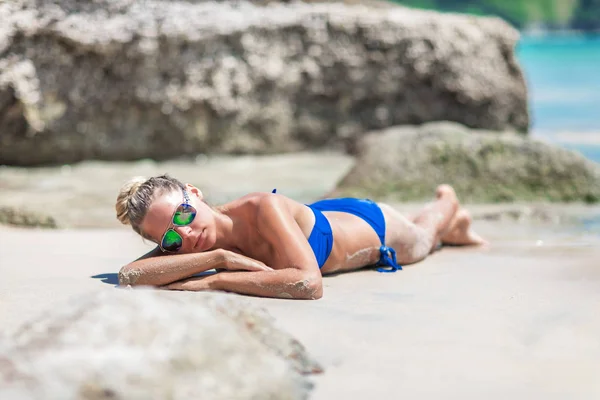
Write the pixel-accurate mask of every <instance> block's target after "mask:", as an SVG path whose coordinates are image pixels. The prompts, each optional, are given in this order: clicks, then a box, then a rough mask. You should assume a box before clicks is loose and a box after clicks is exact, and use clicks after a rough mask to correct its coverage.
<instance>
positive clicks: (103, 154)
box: [0, 0, 529, 165]
mask: <svg viewBox="0 0 600 400" xmlns="http://www.w3.org/2000/svg"><path fill="white" fill-rule="evenodd" d="M0 20H1V21H2V24H1V25H2V26H1V27H0V164H10V165H36V164H43V163H70V162H75V161H80V160H85V159H104V160H133V159H140V158H155V159H165V158H170V157H176V156H181V155H186V154H196V153H198V152H201V153H215V152H219V153H233V154H237V153H277V152H285V151H296V150H300V149H315V148H321V147H323V146H327V145H332V144H336V143H341V142H346V141H348V140H353V139H354V138H355V137H358V136H361V135H362V134H363V133H364V132H367V131H369V130H372V129H381V128H385V127H389V126H394V125H402V124H407V123H410V124H415V123H416V124H419V123H424V122H428V121H439V120H451V121H457V122H460V123H462V124H465V125H467V126H471V127H475V128H483V129H492V130H504V129H511V130H517V131H527V129H528V123H529V119H528V114H527V96H526V88H525V84H524V79H523V75H522V73H521V69H520V68H519V66H518V63H517V61H516V58H515V54H514V46H515V43H516V41H517V40H518V37H519V35H518V32H517V31H516V30H514V29H513V28H511V27H510V26H509V25H508V24H507V23H505V22H503V21H502V20H500V19H495V18H476V17H471V16H461V15H450V14H449V15H443V14H438V13H435V12H429V11H417V10H411V9H407V8H401V7H392V8H388V9H383V8H369V7H365V6H347V5H344V4H305V3H295V4H276V5H271V6H268V7H260V6H257V5H254V4H252V3H248V2H243V1H240V2H203V1H199V2H169V1H160V0H148V1H144V2H139V1H134V0H110V1H109V0H101V1H94V2H79V1H73V0H55V1H52V2H46V1H34V0H19V1H10V2H5V3H3V4H0Z"/></svg>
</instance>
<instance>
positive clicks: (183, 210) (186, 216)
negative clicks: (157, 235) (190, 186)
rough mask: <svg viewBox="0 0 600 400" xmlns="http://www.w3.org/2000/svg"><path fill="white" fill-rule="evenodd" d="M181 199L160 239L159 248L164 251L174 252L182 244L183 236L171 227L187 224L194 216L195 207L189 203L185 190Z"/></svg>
mask: <svg viewBox="0 0 600 400" xmlns="http://www.w3.org/2000/svg"><path fill="white" fill-rule="evenodd" d="M183 199H184V200H183V203H181V204H180V205H179V206H178V207H177V209H175V212H174V213H173V218H171V225H170V226H169V229H167V231H166V232H165V234H164V235H163V237H162V240H161V241H160V249H161V250H162V251H163V252H165V253H176V252H178V251H179V250H180V249H181V246H183V238H182V237H181V235H180V234H179V233H177V232H176V231H175V230H174V229H173V226H186V225H189V224H191V223H192V221H194V218H196V209H195V208H194V207H193V206H191V205H190V204H189V203H190V198H189V197H188V194H187V192H186V191H185V190H184V191H183Z"/></svg>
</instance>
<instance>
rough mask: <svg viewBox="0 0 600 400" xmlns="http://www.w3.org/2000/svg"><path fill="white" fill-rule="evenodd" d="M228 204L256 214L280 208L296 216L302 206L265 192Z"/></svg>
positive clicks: (250, 194)
mask: <svg viewBox="0 0 600 400" xmlns="http://www.w3.org/2000/svg"><path fill="white" fill-rule="evenodd" d="M229 204H230V206H232V207H235V208H243V209H246V210H248V211H249V209H251V210H252V211H254V212H256V213H258V212H260V210H261V209H262V210H263V211H264V210H265V209H271V208H282V209H284V210H288V211H289V212H290V213H292V214H296V213H297V212H298V210H299V208H302V207H303V204H301V203H299V202H297V201H295V200H293V199H290V198H289V197H287V196H284V195H280V194H276V193H265V192H254V193H248V194H247V195H245V196H242V197H240V198H239V199H237V200H235V201H233V202H231V203H229Z"/></svg>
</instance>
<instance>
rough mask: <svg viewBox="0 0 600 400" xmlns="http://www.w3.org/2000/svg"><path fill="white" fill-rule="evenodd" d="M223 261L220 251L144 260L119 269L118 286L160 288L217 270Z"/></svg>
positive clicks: (222, 253) (222, 254) (223, 254)
mask: <svg viewBox="0 0 600 400" xmlns="http://www.w3.org/2000/svg"><path fill="white" fill-rule="evenodd" d="M225 261H226V260H225V253H224V252H223V251H221V250H212V251H207V252H203V253H194V254H175V255H171V256H164V257H150V258H144V259H140V260H136V261H134V262H132V263H130V264H127V265H126V266H124V267H123V268H121V270H120V271H119V284H121V285H151V286H162V285H166V284H169V283H171V282H175V281H179V280H181V279H185V278H189V277H190V276H192V275H196V274H199V273H201V272H204V271H208V270H210V269H213V268H219V267H221V266H223V264H224V263H225Z"/></svg>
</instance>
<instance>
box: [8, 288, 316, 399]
mask: <svg viewBox="0 0 600 400" xmlns="http://www.w3.org/2000/svg"><path fill="white" fill-rule="evenodd" d="M318 370H319V366H318V365H317V364H316V363H315V362H314V361H312V360H311V359H310V358H309V357H308V356H307V354H306V352H305V351H304V348H303V347H302V345H300V343H298V342H297V341H296V340H294V339H293V338H291V337H290V336H289V335H288V334H286V333H284V332H282V331H280V330H279V329H277V328H276V327H275V325H274V324H273V321H272V319H271V318H270V317H269V316H268V315H267V314H266V313H265V312H260V311H258V310H256V309H254V308H249V307H248V305H247V304H246V303H245V302H244V301H242V300H240V299H239V297H237V296H233V295H226V294H215V293H181V292H178V293H173V292H170V293H169V292H158V291H150V290H148V291H145V290H129V291H128V290H117V291H109V292H103V293H102V294H94V295H88V296H84V297H82V298H78V299H75V300H74V301H72V302H71V303H69V304H67V305H64V306H63V307H58V308H55V309H53V310H51V311H48V312H47V313H46V314H45V315H44V316H43V317H41V318H39V319H37V320H33V321H31V322H30V323H27V324H25V325H24V326H23V327H21V329H20V330H18V331H17V332H16V333H15V334H14V335H12V337H8V338H6V339H4V340H3V343H0V398H2V399H15V400H19V399H65V400H67V399H115V400H116V399H144V400H146V399H224V400H225V399H305V398H307V397H308V392H309V389H310V388H311V384H310V383H309V382H308V381H307V379H306V378H305V377H304V376H303V374H306V373H312V372H317V371H318Z"/></svg>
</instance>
